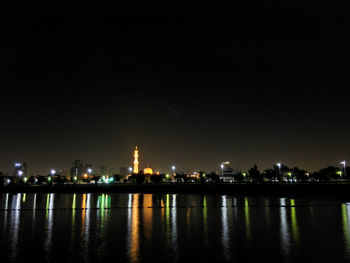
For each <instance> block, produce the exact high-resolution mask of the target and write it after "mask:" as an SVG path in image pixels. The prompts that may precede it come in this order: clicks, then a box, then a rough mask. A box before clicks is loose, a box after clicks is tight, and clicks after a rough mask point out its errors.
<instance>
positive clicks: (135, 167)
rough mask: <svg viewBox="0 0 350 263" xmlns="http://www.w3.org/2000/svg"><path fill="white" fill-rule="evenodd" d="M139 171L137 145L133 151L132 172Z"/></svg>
mask: <svg viewBox="0 0 350 263" xmlns="http://www.w3.org/2000/svg"><path fill="white" fill-rule="evenodd" d="M138 172H139V150H138V149H137V145H136V148H135V151H134V173H135V174H137V173H138Z"/></svg>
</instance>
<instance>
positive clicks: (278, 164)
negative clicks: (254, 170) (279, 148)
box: [276, 163, 283, 179]
mask: <svg viewBox="0 0 350 263" xmlns="http://www.w3.org/2000/svg"><path fill="white" fill-rule="evenodd" d="M276 165H277V166H278V169H279V175H280V176H281V177H282V172H281V167H282V164H281V163H277V164H276ZM282 179H283V178H282Z"/></svg>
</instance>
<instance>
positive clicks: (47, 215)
mask: <svg viewBox="0 0 350 263" xmlns="http://www.w3.org/2000/svg"><path fill="white" fill-rule="evenodd" d="M49 207H50V194H47V197H46V221H47V219H48V217H49Z"/></svg>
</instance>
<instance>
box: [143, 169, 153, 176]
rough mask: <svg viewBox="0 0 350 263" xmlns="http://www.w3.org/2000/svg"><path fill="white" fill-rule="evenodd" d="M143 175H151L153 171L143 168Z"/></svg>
mask: <svg viewBox="0 0 350 263" xmlns="http://www.w3.org/2000/svg"><path fill="white" fill-rule="evenodd" d="M143 173H144V174H153V170H152V168H149V167H148V168H145V169H144V170H143Z"/></svg>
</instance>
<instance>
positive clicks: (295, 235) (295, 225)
mask: <svg viewBox="0 0 350 263" xmlns="http://www.w3.org/2000/svg"><path fill="white" fill-rule="evenodd" d="M290 205H291V221H292V222H291V226H292V235H293V238H294V240H295V242H296V243H299V228H298V221H297V216H296V211H295V200H294V199H291V200H290Z"/></svg>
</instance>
